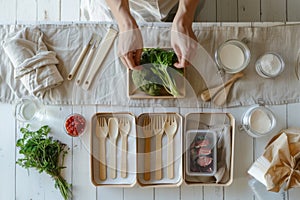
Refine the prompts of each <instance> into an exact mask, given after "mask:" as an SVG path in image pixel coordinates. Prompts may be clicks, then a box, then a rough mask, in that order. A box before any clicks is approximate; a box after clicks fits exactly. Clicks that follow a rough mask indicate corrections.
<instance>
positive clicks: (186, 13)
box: [174, 0, 199, 25]
mask: <svg viewBox="0 0 300 200" xmlns="http://www.w3.org/2000/svg"><path fill="white" fill-rule="evenodd" d="M198 4H199V0H179V6H178V10H177V13H176V16H175V20H177V22H179V21H182V22H184V23H187V24H189V25H191V24H192V23H193V20H194V15H195V12H196V9H197V6H198ZM175 20H174V21H175Z"/></svg>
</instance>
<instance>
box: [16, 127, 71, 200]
mask: <svg viewBox="0 0 300 200" xmlns="http://www.w3.org/2000/svg"><path fill="white" fill-rule="evenodd" d="M28 127H29V125H27V126H26V127H24V128H21V129H20V131H21V133H22V134H23V137H22V138H20V139H19V140H18V141H17V143H16V146H17V147H19V148H20V150H19V153H20V154H23V155H24V158H20V159H18V160H17V164H19V165H20V166H21V167H24V168H26V169H29V168H35V169H36V170H37V171H38V172H39V173H42V172H46V173H47V174H48V175H50V176H51V177H52V178H53V179H54V181H55V188H58V189H59V190H60V193H61V195H62V196H63V198H64V199H65V200H66V199H69V198H70V196H71V185H70V184H69V183H68V182H67V181H66V180H65V179H64V178H63V177H62V176H61V174H60V172H61V169H63V168H65V167H64V166H63V162H64V157H65V155H66V154H67V150H65V149H66V145H65V144H63V143H61V142H60V141H58V140H54V139H53V138H52V137H49V136H48V134H49V132H50V128H49V126H47V125H45V126H42V127H41V128H40V129H39V130H37V131H30V130H29V129H28Z"/></svg>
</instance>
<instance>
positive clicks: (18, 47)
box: [2, 27, 63, 97]
mask: <svg viewBox="0 0 300 200" xmlns="http://www.w3.org/2000/svg"><path fill="white" fill-rule="evenodd" d="M2 46H3V48H4V50H5V53H6V54H7V55H8V57H9V59H10V61H11V62H12V63H13V66H14V78H16V79H20V80H21V82H22V83H23V84H24V86H25V88H26V89H27V90H28V91H29V92H30V93H31V94H33V95H35V96H37V97H43V96H44V94H45V92H46V90H48V89H50V88H53V87H56V86H58V85H60V84H61V83H62V82H63V78H62V76H61V74H60V72H59V71H58V70H57V67H56V64H58V60H57V58H56V53H55V52H54V51H48V49H47V46H46V45H45V44H44V42H43V33H42V32H41V31H40V30H39V29H38V28H36V27H35V28H25V29H23V30H21V31H19V32H18V33H17V34H16V35H15V36H13V37H11V38H9V39H7V40H6V41H5V42H4V43H3V44H2Z"/></svg>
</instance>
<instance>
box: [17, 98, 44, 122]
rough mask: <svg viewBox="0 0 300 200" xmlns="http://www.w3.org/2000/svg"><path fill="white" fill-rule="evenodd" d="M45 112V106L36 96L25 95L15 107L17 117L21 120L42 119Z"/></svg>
mask: <svg viewBox="0 0 300 200" xmlns="http://www.w3.org/2000/svg"><path fill="white" fill-rule="evenodd" d="M45 114H46V109H45V106H44V105H43V104H42V103H41V102H40V101H38V100H37V99H35V98H34V97H23V98H21V99H19V100H18V101H17V103H16V104H15V107H14V115H15V118H16V119H17V120H18V121H20V122H32V121H42V120H43V118H44V116H45Z"/></svg>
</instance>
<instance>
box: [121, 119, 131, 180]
mask: <svg viewBox="0 0 300 200" xmlns="http://www.w3.org/2000/svg"><path fill="white" fill-rule="evenodd" d="M119 130H120V134H121V139H122V156H121V177H122V178H126V176H127V137H128V134H129V131H130V122H129V120H128V119H126V118H121V119H120V120H119Z"/></svg>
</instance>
